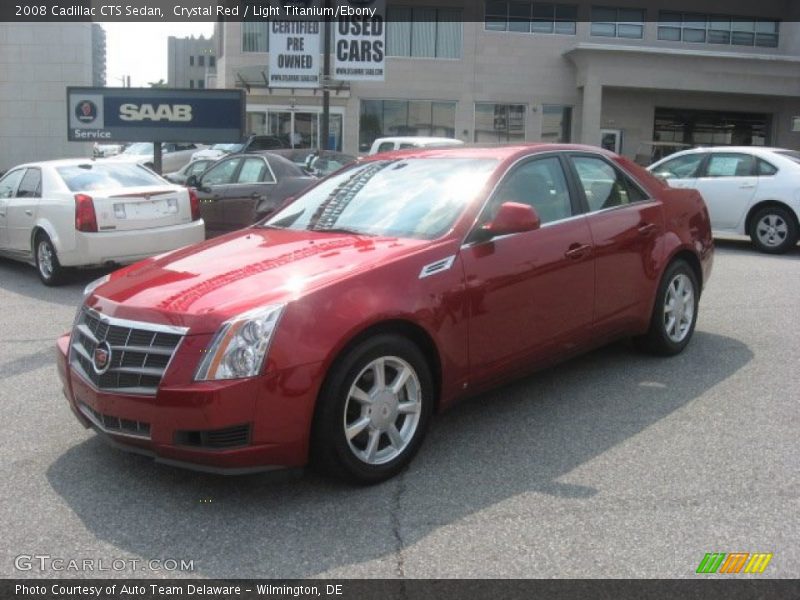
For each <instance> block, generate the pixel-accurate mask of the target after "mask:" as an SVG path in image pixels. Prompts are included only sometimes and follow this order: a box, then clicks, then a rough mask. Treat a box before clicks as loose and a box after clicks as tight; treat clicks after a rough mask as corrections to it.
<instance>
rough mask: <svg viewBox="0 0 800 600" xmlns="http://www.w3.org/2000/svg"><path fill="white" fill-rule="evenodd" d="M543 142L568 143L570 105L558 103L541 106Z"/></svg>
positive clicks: (570, 130) (570, 135)
mask: <svg viewBox="0 0 800 600" xmlns="http://www.w3.org/2000/svg"><path fill="white" fill-rule="evenodd" d="M541 139H542V141H543V142H549V143H551V144H568V143H569V142H570V140H571V139H572V107H571V106H561V105H559V104H545V105H544V106H542V135H541Z"/></svg>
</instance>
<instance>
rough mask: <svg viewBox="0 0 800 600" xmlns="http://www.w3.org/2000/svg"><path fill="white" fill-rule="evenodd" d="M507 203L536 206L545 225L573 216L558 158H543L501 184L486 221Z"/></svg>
mask: <svg viewBox="0 0 800 600" xmlns="http://www.w3.org/2000/svg"><path fill="white" fill-rule="evenodd" d="M503 202H518V203H520V204H527V205H528V206H531V207H533V208H534V209H535V210H536V213H537V214H538V215H539V219H540V221H541V223H542V224H545V223H551V222H553V221H558V220H561V219H566V218H568V217H570V216H572V206H571V205H570V200H569V189H568V188H567V180H566V178H565V177H564V171H563V169H562V168H561V161H560V160H559V159H558V158H556V157H550V158H541V159H537V160H532V161H530V162H528V163H526V164H524V165H522V166H520V167H518V168H516V169H514V171H512V172H511V173H510V174H509V175H508V177H506V179H505V180H504V181H503V183H501V184H500V187H499V188H498V189H497V192H496V193H495V196H494V198H493V199H492V202H491V204H490V205H489V207H488V211H487V213H485V217H484V218H485V219H486V220H487V221H488V220H490V219H491V217H492V215H493V214H494V212H495V211H496V210H497V208H499V206H500V205H501V204H502V203H503Z"/></svg>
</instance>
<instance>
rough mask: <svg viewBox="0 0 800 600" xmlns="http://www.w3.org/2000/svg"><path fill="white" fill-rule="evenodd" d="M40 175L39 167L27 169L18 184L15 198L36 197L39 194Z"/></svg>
mask: <svg viewBox="0 0 800 600" xmlns="http://www.w3.org/2000/svg"><path fill="white" fill-rule="evenodd" d="M41 185H42V176H41V173H40V172H39V169H28V170H27V171H25V176H24V177H23V178H22V181H21V182H20V184H19V189H18V190H17V198H38V197H40V196H41V195H42V194H41Z"/></svg>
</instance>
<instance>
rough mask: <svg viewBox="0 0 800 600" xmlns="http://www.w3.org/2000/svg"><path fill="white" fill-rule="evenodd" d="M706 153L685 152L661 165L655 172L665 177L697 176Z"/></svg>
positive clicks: (683, 177)
mask: <svg viewBox="0 0 800 600" xmlns="http://www.w3.org/2000/svg"><path fill="white" fill-rule="evenodd" d="M705 156H706V155H705V154H700V153H698V154H684V155H683V156H678V157H676V158H673V159H671V160H668V161H666V162H665V163H664V164H662V165H660V166H659V167H658V168H657V169H656V170H655V171H654V174H655V175H657V176H659V177H662V178H664V179H669V178H670V177H673V178H676V179H691V178H693V177H697V169H698V167H699V166H700V163H701V162H703V158H704V157H705Z"/></svg>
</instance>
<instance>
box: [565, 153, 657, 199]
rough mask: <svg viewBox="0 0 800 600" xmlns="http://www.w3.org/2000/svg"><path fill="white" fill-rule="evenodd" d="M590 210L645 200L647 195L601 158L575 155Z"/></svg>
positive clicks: (574, 161) (573, 159)
mask: <svg viewBox="0 0 800 600" xmlns="http://www.w3.org/2000/svg"><path fill="white" fill-rule="evenodd" d="M572 162H573V164H574V165H575V169H576V171H577V172H578V179H579V180H580V183H581V186H582V188H583V192H584V194H585V195H586V202H587V203H588V204H589V210H591V211H596V210H604V209H606V208H614V207H616V206H625V205H627V204H631V203H632V202H638V201H640V200H644V199H645V198H646V195H645V194H644V193H643V192H641V190H639V189H638V187H637V186H635V185H634V184H633V183H631V182H630V180H629V179H628V178H627V177H625V176H624V175H623V174H622V173H620V172H619V171H617V169H615V168H614V167H612V166H611V165H610V164H608V163H607V162H606V161H605V160H603V159H601V158H594V157H590V156H574V157H572Z"/></svg>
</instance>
